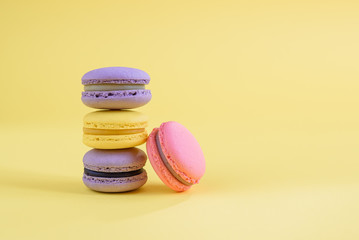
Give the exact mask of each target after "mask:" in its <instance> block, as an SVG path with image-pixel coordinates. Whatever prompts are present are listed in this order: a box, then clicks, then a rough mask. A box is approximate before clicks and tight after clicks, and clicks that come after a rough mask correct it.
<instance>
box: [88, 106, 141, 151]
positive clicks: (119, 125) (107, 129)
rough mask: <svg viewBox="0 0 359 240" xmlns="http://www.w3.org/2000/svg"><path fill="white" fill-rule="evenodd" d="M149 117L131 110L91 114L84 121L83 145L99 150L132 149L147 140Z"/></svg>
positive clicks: (102, 111) (104, 111) (103, 111)
mask: <svg viewBox="0 0 359 240" xmlns="http://www.w3.org/2000/svg"><path fill="white" fill-rule="evenodd" d="M147 124H148V117H147V116H146V115H144V114H142V113H139V112H135V111H130V110H101V111H96V112H91V113H89V114H87V115H86V116H85V117H84V120H83V133H84V134H83V143H84V144H85V145H87V146H89V147H92V148H98V149H121V148H131V147H135V146H138V145H140V144H143V143H145V142H146V139H147V136H148V135H147V131H146V129H145V128H146V127H147Z"/></svg>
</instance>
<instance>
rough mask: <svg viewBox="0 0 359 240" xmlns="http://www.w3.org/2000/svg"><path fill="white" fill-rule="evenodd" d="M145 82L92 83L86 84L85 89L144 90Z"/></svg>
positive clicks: (87, 90)
mask: <svg viewBox="0 0 359 240" xmlns="http://www.w3.org/2000/svg"><path fill="white" fill-rule="evenodd" d="M142 89H145V85H144V84H90V85H85V86H84V90H85V91H86V92H90V91H124V90H142Z"/></svg>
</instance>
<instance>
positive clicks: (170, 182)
mask: <svg viewBox="0 0 359 240" xmlns="http://www.w3.org/2000/svg"><path fill="white" fill-rule="evenodd" d="M158 131H159V129H158V128H154V129H153V130H152V132H151V134H150V135H149V136H148V139H147V143H146V150H147V154H148V159H149V160H150V163H151V165H152V167H153V169H154V170H155V172H156V173H157V175H158V176H159V178H160V179H161V180H162V182H164V183H165V184H166V185H167V186H168V187H170V188H171V189H173V190H175V191H177V192H183V191H186V190H188V189H189V188H191V186H186V185H184V184H182V183H181V182H179V181H178V180H177V179H176V178H175V177H174V176H173V175H172V174H171V172H170V171H169V170H168V169H167V167H166V166H165V165H164V163H163V161H162V159H161V157H160V154H159V152H158V149H157V144H156V134H157V133H158Z"/></svg>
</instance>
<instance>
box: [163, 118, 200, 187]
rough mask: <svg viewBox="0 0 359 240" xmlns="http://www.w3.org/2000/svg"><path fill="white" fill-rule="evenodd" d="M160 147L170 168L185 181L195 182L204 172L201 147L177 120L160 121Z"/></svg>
mask: <svg viewBox="0 0 359 240" xmlns="http://www.w3.org/2000/svg"><path fill="white" fill-rule="evenodd" d="M158 134H159V140H160V144H161V149H162V151H163V153H164V155H165V156H166V158H167V161H168V163H169V164H170V165H171V166H172V169H173V170H174V171H175V172H176V173H177V174H178V175H179V176H180V177H181V178H182V179H183V180H185V181H186V182H189V183H192V184H196V183H198V182H199V180H200V179H201V177H202V176H203V174H204V172H205V159H204V155H203V152H202V149H201V147H200V145H199V143H198V142H197V140H196V139H195V138H194V136H193V135H192V133H191V132H190V131H189V130H188V129H187V128H185V127H184V126H183V125H181V124H180V123H178V122H173V121H171V122H165V123H162V124H161V126H160V129H159V133H158Z"/></svg>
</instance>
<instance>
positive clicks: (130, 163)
mask: <svg viewBox="0 0 359 240" xmlns="http://www.w3.org/2000/svg"><path fill="white" fill-rule="evenodd" d="M146 160H147V155H146V153H145V152H144V151H142V150H141V149H139V148H127V149H113V150H102V149H91V150H90V151H88V152H87V153H86V154H85V155H84V157H83V163H84V167H85V168H87V169H90V170H93V171H97V172H130V171H135V170H138V169H141V168H142V167H144V166H145V164H146Z"/></svg>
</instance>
